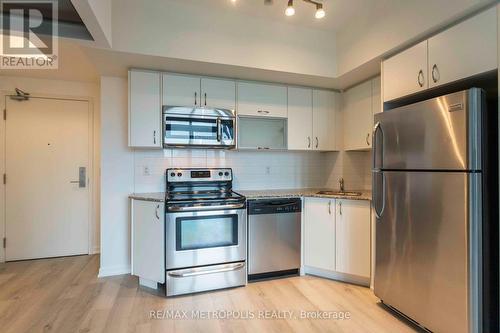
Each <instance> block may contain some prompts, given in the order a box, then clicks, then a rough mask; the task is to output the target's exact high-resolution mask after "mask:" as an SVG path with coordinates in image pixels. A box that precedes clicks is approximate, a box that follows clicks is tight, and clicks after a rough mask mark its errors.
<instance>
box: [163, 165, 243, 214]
mask: <svg viewBox="0 0 500 333" xmlns="http://www.w3.org/2000/svg"><path fill="white" fill-rule="evenodd" d="M166 179H167V182H166V203H167V208H168V206H172V205H176V206H179V205H180V206H183V207H189V206H193V207H195V206H196V207H198V206H204V205H206V206H210V205H221V204H229V203H240V204H243V203H245V200H246V198H245V197H244V196H242V195H241V194H238V193H236V192H234V191H233V190H232V185H233V182H232V181H233V172H232V170H231V169H230V168H215V169H201V168H195V169H187V168H177V169H167V170H166Z"/></svg>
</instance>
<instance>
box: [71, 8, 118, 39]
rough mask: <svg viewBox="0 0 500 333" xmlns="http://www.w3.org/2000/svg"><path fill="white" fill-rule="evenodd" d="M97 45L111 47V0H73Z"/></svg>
mask: <svg viewBox="0 0 500 333" xmlns="http://www.w3.org/2000/svg"><path fill="white" fill-rule="evenodd" d="M71 3H72V4H73V6H74V7H75V9H76V11H77V12H78V14H79V15H80V17H81V19H82V20H83V23H84V24H85V26H86V27H87V29H88V31H89V32H90V34H91V35H92V37H93V38H94V41H95V44H96V46H100V47H111V45H112V40H111V17H112V16H111V0H71Z"/></svg>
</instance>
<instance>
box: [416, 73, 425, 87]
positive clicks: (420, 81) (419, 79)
mask: <svg viewBox="0 0 500 333" xmlns="http://www.w3.org/2000/svg"><path fill="white" fill-rule="evenodd" d="M424 79H425V78H424V71H423V70H420V71H419V72H418V76H417V82H418V85H419V86H420V88H422V87H423V86H424V83H425V82H424Z"/></svg>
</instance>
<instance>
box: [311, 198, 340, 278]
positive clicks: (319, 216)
mask: <svg viewBox="0 0 500 333" xmlns="http://www.w3.org/2000/svg"><path fill="white" fill-rule="evenodd" d="M304 212H305V223H304V228H305V231H304V233H305V244H304V245H305V247H304V263H305V265H306V266H309V267H313V268H319V269H323V270H328V271H333V270H335V200H333V199H324V198H305V199H304Z"/></svg>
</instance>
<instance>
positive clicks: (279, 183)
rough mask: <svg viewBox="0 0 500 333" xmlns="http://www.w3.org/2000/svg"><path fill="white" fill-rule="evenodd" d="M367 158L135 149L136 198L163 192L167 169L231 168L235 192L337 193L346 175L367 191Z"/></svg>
mask: <svg viewBox="0 0 500 333" xmlns="http://www.w3.org/2000/svg"><path fill="white" fill-rule="evenodd" d="M369 156H370V154H369V153H365V152H362V153H345V152H329V153H320V152H291V151H283V152H280V151H273V152H270V151H258V152H257V151H223V150H205V149H165V150H135V151H134V187H135V192H137V193H140V192H160V191H164V190H165V169H167V168H175V167H184V168H185V167H230V168H233V173H234V188H235V189H245V190H260V189H288V188H312V187H315V188H318V187H328V188H338V179H339V178H340V177H342V176H343V177H344V179H345V183H346V188H347V189H369V188H370V187H371V181H370V179H371V178H370V176H369V160H370V159H369ZM367 163H368V167H367V166H366V164H367ZM367 170H368V171H367Z"/></svg>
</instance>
